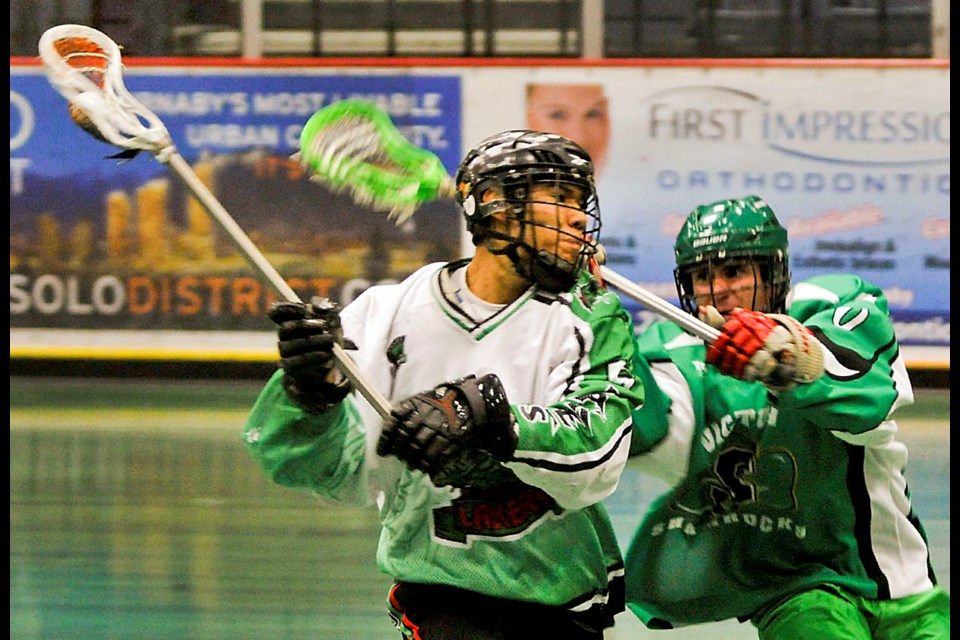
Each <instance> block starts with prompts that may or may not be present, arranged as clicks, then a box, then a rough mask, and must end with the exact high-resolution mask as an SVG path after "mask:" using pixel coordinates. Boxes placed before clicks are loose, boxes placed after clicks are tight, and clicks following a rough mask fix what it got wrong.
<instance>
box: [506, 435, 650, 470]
mask: <svg viewBox="0 0 960 640" xmlns="http://www.w3.org/2000/svg"><path fill="white" fill-rule="evenodd" d="M632 431H633V426H632V425H631V426H630V427H627V428H626V429H624V430H623V432H622V433H621V434H620V436H619V437H618V438H617V442H616V444H615V445H614V446H613V447H611V448H610V450H609V451H608V452H607V453H606V454H605V455H603V456H601V457H600V458H597V459H596V460H590V461H588V462H581V463H580V464H564V463H561V462H554V461H552V460H540V459H534V458H522V457H514V458H511V459H510V462H522V463H523V464H526V465H529V466H531V467H537V468H538V469H546V470H548V471H563V472H565V473H573V472H575V471H584V470H586V469H593V468H594V467H598V466H600V465H602V464H603V463H605V462H606V461H607V460H609V459H610V458H611V457H612V456H613V454H615V453H616V452H617V450H618V449H619V448H620V447H621V446H623V439H624V438H626V437H627V435H629V434H630V433H631V432H632Z"/></svg>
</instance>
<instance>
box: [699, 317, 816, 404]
mask: <svg viewBox="0 0 960 640" xmlns="http://www.w3.org/2000/svg"><path fill="white" fill-rule="evenodd" d="M704 315H706V316H708V317H709V315H710V314H704ZM707 362H708V363H710V364H712V365H713V366H715V367H716V368H717V370H719V371H720V372H721V373H723V374H726V375H728V376H731V377H733V378H737V379H738V380H745V381H747V382H752V381H754V380H759V381H760V382H762V383H763V384H765V385H766V386H767V387H769V388H771V389H774V390H777V391H783V390H786V389H790V388H792V387H794V386H796V385H797V384H806V383H809V382H813V381H814V380H816V379H817V378H819V377H820V376H821V375H823V347H822V346H821V345H820V342H819V341H818V340H817V339H816V338H815V337H814V336H813V334H812V333H810V330H809V329H807V328H806V327H804V326H803V325H802V324H801V323H800V322H799V321H797V320H796V319H794V318H791V317H790V316H786V315H782V314H765V313H759V312H757V311H747V310H745V309H734V310H733V312H732V313H731V314H730V319H729V320H728V321H727V322H725V323H724V324H723V326H722V327H720V335H719V337H717V339H716V340H714V341H713V343H712V344H710V345H708V346H707Z"/></svg>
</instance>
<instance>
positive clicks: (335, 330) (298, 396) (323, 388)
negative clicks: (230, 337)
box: [267, 298, 357, 413]
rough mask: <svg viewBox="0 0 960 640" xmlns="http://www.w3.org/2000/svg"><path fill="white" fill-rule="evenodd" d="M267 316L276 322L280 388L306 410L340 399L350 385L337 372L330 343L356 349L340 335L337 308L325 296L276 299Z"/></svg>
mask: <svg viewBox="0 0 960 640" xmlns="http://www.w3.org/2000/svg"><path fill="white" fill-rule="evenodd" d="M267 315H268V316H269V317H270V319H271V320H273V321H274V322H275V323H277V324H278V325H279V329H278V331H277V333H278V335H279V336H280V341H279V343H278V346H279V348H280V367H281V368H282V369H283V379H282V383H283V388H284V389H285V390H286V392H287V395H288V396H290V399H291V400H293V401H294V402H295V403H296V404H297V405H298V406H300V407H301V408H303V409H304V410H305V411H310V412H312V413H321V412H323V411H326V410H327V409H328V408H329V407H330V406H331V405H333V404H336V403H338V402H341V401H342V400H343V399H344V398H346V397H347V394H349V393H350V392H351V391H353V384H352V383H351V382H350V381H349V380H348V379H347V378H345V377H343V375H342V374H341V373H340V372H339V371H336V372H335V373H333V375H332V376H331V372H332V371H333V370H334V369H336V366H337V361H336V358H335V357H334V355H333V345H334V344H339V345H340V346H341V347H343V348H344V349H356V348H357V347H356V345H355V344H353V342H351V341H350V340H346V339H344V337H343V327H342V326H341V325H340V309H339V307H338V306H337V305H336V304H335V303H333V302H331V301H329V300H327V299H326V298H314V299H313V301H312V302H311V303H309V304H307V303H305V302H277V303H275V304H274V305H273V306H272V307H271V308H270V311H268V312H267Z"/></svg>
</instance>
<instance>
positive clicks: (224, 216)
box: [157, 147, 392, 420]
mask: <svg viewBox="0 0 960 640" xmlns="http://www.w3.org/2000/svg"><path fill="white" fill-rule="evenodd" d="M157 159H158V160H160V161H161V162H166V163H167V164H169V165H170V168H171V169H173V171H174V172H175V173H176V174H177V175H178V176H179V177H180V178H181V179H182V180H183V182H184V184H186V185H187V188H188V189H190V191H191V192H192V193H193V195H194V196H196V198H197V200H199V201H200V204H202V205H203V207H204V209H206V210H207V212H209V213H210V215H211V216H213V219H214V220H215V221H216V222H217V224H219V225H220V228H221V229H223V230H224V231H225V232H226V233H227V235H228V236H230V239H231V240H232V241H233V244H234V245H236V247H237V249H239V250H240V253H242V254H243V256H244V257H245V258H246V259H247V260H248V261H249V262H250V264H251V265H253V267H254V268H255V269H256V270H257V271H258V272H259V273H260V275H261V276H262V277H263V279H264V280H265V281H266V282H267V284H269V285H271V286H272V287H273V288H274V289H275V290H276V291H277V293H279V294H280V295H281V296H282V297H283V298H284V299H285V300H286V301H287V302H301V300H300V297H299V296H298V295H297V294H296V292H295V291H294V290H293V289H292V288H291V287H290V285H289V284H287V281H286V280H284V279H283V278H282V277H281V276H280V274H279V273H277V270H276V269H275V268H274V267H273V265H272V264H270V262H268V261H267V259H266V258H265V257H264V255H263V254H262V253H261V252H260V250H259V249H258V248H257V246H256V245H255V244H253V242H252V241H251V240H250V238H249V237H247V234H246V233H244V231H243V229H241V228H240V225H238V224H237V222H236V221H235V220H234V219H233V217H232V216H231V215H230V214H229V213H228V212H227V210H226V209H225V208H224V207H223V205H222V204H220V201H219V200H217V199H216V197H214V195H213V194H212V193H211V192H210V190H209V189H208V188H207V185H205V184H203V182H202V181H201V180H200V178H199V177H197V174H196V173H195V172H194V171H193V168H192V167H191V166H190V165H189V164H188V163H187V161H186V160H184V159H183V156H181V155H180V154H179V153H177V151H176V150H175V149H173V148H172V147H168V148H167V149H166V150H164V152H162V153H158V154H157ZM333 356H334V357H335V358H336V359H337V366H338V367H339V369H340V370H341V371H342V372H343V375H345V376H346V377H347V379H348V380H350V382H352V383H353V386H354V387H356V388H357V391H359V392H360V393H361V395H363V397H364V398H366V399H367V402H369V403H370V406H372V407H373V408H374V409H375V410H376V412H377V413H379V414H380V417H381V418H383V419H385V420H386V419H389V418H390V411H391V410H392V409H391V407H390V402H389V401H388V400H387V399H386V398H385V397H384V396H383V395H382V394H381V393H380V392H379V391H377V390H376V389H375V388H374V387H373V386H372V385H371V384H370V383H369V382H367V380H366V379H365V378H364V376H363V373H362V372H361V371H360V369H359V368H357V364H356V363H355V362H354V361H353V360H352V359H351V358H350V356H349V355H348V354H347V352H346V350H345V349H344V348H343V347H341V346H340V345H339V344H336V343H334V345H333Z"/></svg>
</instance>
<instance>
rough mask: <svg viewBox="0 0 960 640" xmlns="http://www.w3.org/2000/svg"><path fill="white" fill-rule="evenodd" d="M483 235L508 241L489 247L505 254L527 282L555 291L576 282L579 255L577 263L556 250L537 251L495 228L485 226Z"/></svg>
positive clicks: (498, 253)
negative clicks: (501, 244)
mask: <svg viewBox="0 0 960 640" xmlns="http://www.w3.org/2000/svg"><path fill="white" fill-rule="evenodd" d="M486 235H487V237H488V238H496V239H498V240H503V241H505V242H506V243H507V245H506V246H505V247H503V248H502V249H494V248H492V247H490V248H489V250H490V253H492V254H494V255H498V256H504V255H505V256H507V258H509V259H510V262H511V264H513V268H514V269H515V270H516V271H517V273H518V274H520V275H521V276H522V277H524V278H526V279H527V280H529V281H530V282H533V283H535V284H538V285H539V286H541V287H543V288H544V289H546V290H547V291H553V292H555V293H560V292H562V291H566V290H568V289H570V288H571V287H572V286H573V285H574V284H575V283H576V281H577V276H578V273H579V269H578V265H579V264H580V260H579V259H578V261H577V262H576V263H573V262H568V261H566V260H564V259H563V258H561V257H559V256H558V255H557V254H555V253H552V252H550V251H545V250H543V249H541V250H539V251H536V250H535V249H534V248H533V247H531V246H530V245H528V244H525V243H523V242H519V241H518V240H517V239H516V238H514V237H512V236H508V235H506V234H503V233H500V232H497V231H489V230H488V232H487V234H486Z"/></svg>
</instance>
